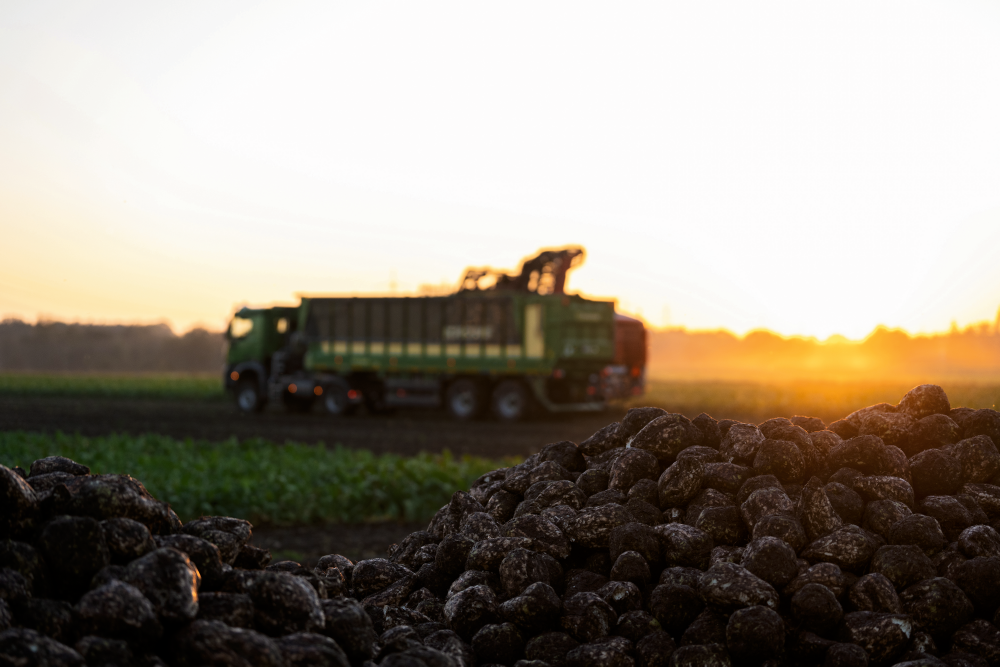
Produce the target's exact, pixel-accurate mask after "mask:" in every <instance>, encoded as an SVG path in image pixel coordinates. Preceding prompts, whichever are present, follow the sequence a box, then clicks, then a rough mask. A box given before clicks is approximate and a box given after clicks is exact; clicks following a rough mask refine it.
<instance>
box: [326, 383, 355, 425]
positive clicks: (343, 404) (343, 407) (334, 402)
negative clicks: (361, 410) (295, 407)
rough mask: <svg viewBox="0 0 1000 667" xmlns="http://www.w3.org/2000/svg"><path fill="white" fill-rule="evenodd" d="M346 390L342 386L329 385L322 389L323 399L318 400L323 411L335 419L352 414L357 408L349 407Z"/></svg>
mask: <svg viewBox="0 0 1000 667" xmlns="http://www.w3.org/2000/svg"><path fill="white" fill-rule="evenodd" d="M348 391H349V390H348V388H347V387H346V386H345V385H342V384H339V383H338V384H329V385H327V386H325V387H323V398H321V399H320V401H321V403H322V405H323V410H324V411H325V412H326V413H327V414H330V415H333V416H335V417H344V416H347V415H351V414H354V411H355V410H356V408H357V406H355V405H351V401H350V399H349V398H348V397H347V392H348Z"/></svg>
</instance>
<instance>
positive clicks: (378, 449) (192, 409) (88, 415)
mask: <svg viewBox="0 0 1000 667" xmlns="http://www.w3.org/2000/svg"><path fill="white" fill-rule="evenodd" d="M623 414H624V410H621V409H619V410H608V411H607V412H604V413H600V414H588V415H560V416H552V417H547V418H543V419H537V420H533V421H528V422H524V423H520V424H502V423H498V422H495V421H477V422H471V423H462V422H455V421H452V420H450V419H449V418H448V417H447V415H445V414H444V412H438V411H402V410H401V411H398V412H396V413H394V414H391V415H365V414H359V415H355V416H352V417H346V418H333V417H330V416H328V415H325V414H322V413H320V412H318V411H316V412H312V413H309V414H305V415H299V414H286V413H284V412H283V411H281V410H280V409H274V410H268V411H265V412H264V413H262V414H259V415H242V414H240V413H238V412H237V410H236V409H235V407H233V406H232V405H231V404H230V403H228V402H220V401H191V400H155V399H119V398H79V397H17V396H0V430H6V431H11V430H24V431H36V432H42V433H53V432H55V431H63V432H65V433H80V434H81V435H86V436H97V435H106V434H109V433H130V434H134V435H138V434H142V433H158V434H161V435H169V436H172V437H175V438H186V437H191V438H200V439H206V440H225V439H227V438H230V437H233V436H235V437H237V438H239V439H241V440H242V439H244V438H255V437H259V438H264V439H266V440H271V441H273V442H286V441H289V440H291V441H295V442H303V443H319V442H323V443H325V444H327V445H334V444H338V443H339V444H340V445H343V446H344V447H350V448H364V449H369V450H371V451H373V452H375V453H379V454H381V453H393V454H402V455H411V454H417V453H418V452H421V451H426V452H431V453H437V452H441V451H442V450H445V449H447V450H450V451H451V452H452V453H453V454H472V455H475V456H485V457H491V458H496V457H502V456H525V455H528V454H531V453H534V452H537V451H538V450H539V449H541V448H542V447H543V446H544V445H546V444H548V443H550V442H557V441H559V440H573V441H575V442H579V441H580V440H583V439H584V438H587V437H588V436H589V435H591V434H592V433H593V432H594V431H596V430H598V429H599V428H601V427H603V426H605V425H606V424H608V423H610V422H612V421H615V420H618V419H620V418H621V417H622V415H623ZM692 416H694V415H692Z"/></svg>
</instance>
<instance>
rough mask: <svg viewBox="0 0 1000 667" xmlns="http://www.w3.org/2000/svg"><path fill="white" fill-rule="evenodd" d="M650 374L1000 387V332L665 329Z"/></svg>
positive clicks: (656, 337) (653, 345)
mask: <svg viewBox="0 0 1000 667" xmlns="http://www.w3.org/2000/svg"><path fill="white" fill-rule="evenodd" d="M648 363H649V366H648V374H649V375H650V376H651V377H654V378H678V379H685V378H687V379H715V380H741V381H742V380H755V381H760V382H767V381H786V380H835V381H892V380H914V381H930V380H952V381H971V382H994V381H1000V332H998V326H997V324H991V323H981V324H977V325H973V326H970V327H967V328H965V329H962V330H959V329H957V328H954V327H953V328H952V330H951V331H949V332H947V333H937V334H930V335H921V336H911V335H909V334H907V333H906V332H905V331H902V330H899V329H889V328H886V327H878V328H876V329H875V331H873V332H872V333H871V334H870V335H869V336H868V337H867V338H865V339H864V340H863V341H849V340H847V339H844V338H839V337H833V338H831V339H829V340H827V341H823V342H821V341H819V340H816V339H815V338H802V337H790V338H786V337H783V336H778V335H777V334H774V333H771V332H769V331H753V332H750V333H749V334H747V335H746V336H743V337H738V336H736V335H734V334H732V333H729V332H728V331H687V330H685V329H666V330H657V331H651V332H650V334H649V362H648Z"/></svg>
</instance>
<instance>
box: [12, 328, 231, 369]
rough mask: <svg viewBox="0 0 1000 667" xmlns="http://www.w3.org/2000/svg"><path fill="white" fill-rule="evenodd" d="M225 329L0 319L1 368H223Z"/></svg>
mask: <svg viewBox="0 0 1000 667" xmlns="http://www.w3.org/2000/svg"><path fill="white" fill-rule="evenodd" d="M224 340H225V339H224V337H223V334H222V333H216V332H211V331H206V330H205V329H200V328H196V329H192V330H191V331H188V332H187V333H185V334H184V335H181V336H178V335H176V334H175V333H174V332H173V331H171V330H170V327H168V326H167V325H166V324H150V325H124V324H116V325H104V324H66V323H63V322H51V321H39V322H38V324H29V323H27V322H22V321H21V320H16V319H7V320H3V321H2V322H0V371H48V372H86V371H89V372H106V373H131V372H187V373H191V372H213V373H215V372H218V373H221V372H222V367H223V362H224V357H223V343H224Z"/></svg>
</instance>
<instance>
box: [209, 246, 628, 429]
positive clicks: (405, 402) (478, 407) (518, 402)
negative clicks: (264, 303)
mask: <svg viewBox="0 0 1000 667" xmlns="http://www.w3.org/2000/svg"><path fill="white" fill-rule="evenodd" d="M582 258H583V251H582V249H579V248H563V249H558V250H548V251H543V252H542V253H541V254H539V255H538V256H536V257H534V258H532V259H529V260H527V261H525V262H524V263H523V265H522V269H521V271H520V273H518V274H517V275H508V274H506V273H503V272H499V271H495V270H492V269H468V270H467V271H466V274H465V277H464V278H463V280H462V281H461V283H460V285H459V288H458V289H457V290H456V291H455V293H453V294H450V295H447V296H412V297H363V296H358V297H353V296H352V297H328V296H303V297H302V299H301V302H300V304H299V305H298V306H294V307H275V308H258V309H250V308H243V309H241V310H240V311H239V312H237V313H236V315H235V316H234V317H233V319H232V321H231V323H230V327H229V329H228V334H227V339H228V342H229V349H228V353H227V365H226V375H225V381H226V388H227V389H228V390H229V391H230V392H232V394H233V395H234V397H235V399H236V404H237V406H238V407H239V409H240V410H242V411H244V412H248V413H252V412H257V411H260V410H262V409H263V408H264V406H265V405H266V404H267V403H268V402H280V403H282V404H283V405H284V406H285V407H286V408H287V409H288V410H290V411H298V412H306V411H308V410H311V409H312V408H313V407H314V406H315V405H316V404H319V405H320V406H322V408H323V409H324V410H325V411H326V412H328V413H330V414H332V415H344V416H346V415H350V414H352V413H353V412H354V411H356V410H357V409H358V408H359V407H361V406H365V408H366V409H368V410H369V411H373V412H384V411H389V410H392V409H394V408H439V407H441V406H444V407H445V408H447V410H448V411H449V413H450V414H451V415H452V416H453V417H454V418H456V419H459V420H470V419H476V418H478V417H481V416H483V415H485V414H487V413H492V415H493V416H494V417H495V418H496V419H499V420H502V421H519V420H521V419H524V418H525V417H526V416H527V415H528V414H529V413H530V412H532V411H535V410H543V411H546V412H583V411H597V410H602V409H604V408H605V407H606V406H607V403H608V401H609V400H613V399H615V398H621V397H624V396H634V395H637V394H641V393H642V391H643V389H644V382H645V363H646V337H645V328H644V327H643V325H642V323H641V322H639V321H638V320H634V319H632V318H628V317H625V316H622V315H619V314H616V313H615V308H614V302H613V301H604V300H595V299H587V298H584V297H582V296H579V295H575V294H567V293H566V292H565V281H566V274H567V272H568V271H569V270H570V269H571V268H573V267H574V266H575V265H577V264H578V263H579V262H580V261H582Z"/></svg>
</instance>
